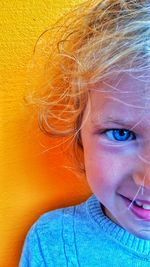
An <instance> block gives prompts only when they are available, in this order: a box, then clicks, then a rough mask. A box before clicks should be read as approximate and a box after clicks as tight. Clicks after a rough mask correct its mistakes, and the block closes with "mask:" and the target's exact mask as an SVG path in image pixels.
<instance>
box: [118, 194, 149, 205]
mask: <svg viewBox="0 0 150 267" xmlns="http://www.w3.org/2000/svg"><path fill="white" fill-rule="evenodd" d="M123 197H124V196H123ZM125 198H128V199H129V200H130V201H132V200H133V198H130V197H125ZM135 200H136V201H140V202H141V203H142V204H143V205H144V204H147V205H150V200H144V199H139V198H136V199H134V201H135Z"/></svg>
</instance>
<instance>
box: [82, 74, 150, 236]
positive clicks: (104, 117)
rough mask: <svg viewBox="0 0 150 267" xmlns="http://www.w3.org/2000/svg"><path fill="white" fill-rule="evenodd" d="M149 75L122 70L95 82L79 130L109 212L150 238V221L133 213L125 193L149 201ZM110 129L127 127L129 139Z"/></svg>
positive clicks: (91, 178) (94, 184)
mask: <svg viewBox="0 0 150 267" xmlns="http://www.w3.org/2000/svg"><path fill="white" fill-rule="evenodd" d="M144 75H145V73H144ZM149 77H150V75H149ZM149 77H146V78H143V79H141V78H140V79H139V77H138V75H137V74H136V75H135V74H134V77H133V76H131V75H130V74H129V73H121V74H120V75H119V76H116V78H114V79H113V80H110V81H109V80H108V81H107V83H102V82H101V83H97V84H96V85H93V87H91V88H90V90H89V92H90V93H89V96H90V97H89V101H88V103H87V106H86V109H85V111H84V114H83V119H82V129H81V139H82V143H83V149H84V161H85V170H86V177H87V181H88V183H89V186H90V188H91V190H92V192H93V193H94V194H95V195H96V197H97V199H98V200H99V201H100V202H101V203H102V205H103V209H104V213H105V215H106V216H108V217H109V218H110V219H111V220H112V221H113V222H115V223H117V224H119V225H120V226H121V227H123V228H125V229H126V230H127V231H129V232H130V233H132V234H134V235H135V236H137V237H139V238H143V239H150V220H149V221H146V220H143V219H139V218H138V217H137V216H136V215H134V214H133V212H132V211H131V209H130V206H127V205H126V204H125V201H124V199H123V197H122V196H125V197H127V198H130V199H133V200H134V199H135V198H137V199H141V200H148V201H150V101H149V100H150V78H149ZM112 87H113V88H112ZM109 117H113V118H112V119H111V120H112V121H110V119H108V118H109ZM116 119H117V120H118V119H119V120H120V123H119V124H118V123H116V122H114V120H116ZM123 120H126V123H127V124H124V123H123ZM109 121H110V122H109ZM112 128H113V129H127V130H128V133H130V138H129V139H127V140H125V141H117V140H115V138H114V137H113V135H112V133H110V132H109V134H108V132H107V134H106V133H104V131H105V130H107V129H112ZM131 132H132V133H134V135H133V134H131ZM119 136H120V135H119ZM124 136H125V135H124ZM133 136H134V137H133ZM133 138H135V139H133ZM111 139H112V140H111Z"/></svg>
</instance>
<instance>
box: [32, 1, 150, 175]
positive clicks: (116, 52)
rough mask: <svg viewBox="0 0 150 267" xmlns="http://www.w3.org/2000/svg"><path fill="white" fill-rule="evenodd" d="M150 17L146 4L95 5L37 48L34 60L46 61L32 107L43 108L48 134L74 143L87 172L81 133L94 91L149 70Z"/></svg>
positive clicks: (84, 7) (80, 10)
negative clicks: (98, 85) (113, 79)
mask: <svg viewBox="0 0 150 267" xmlns="http://www.w3.org/2000/svg"><path fill="white" fill-rule="evenodd" d="M149 14H150V2H149V1H146V0H103V1H98V0H89V1H86V2H84V3H82V4H80V5H78V6H76V7H75V9H74V10H73V11H72V12H69V13H68V14H67V15H66V16H65V17H63V18H61V19H60V20H59V21H58V22H57V23H56V24H55V25H53V27H51V28H50V29H48V30H46V31H45V32H44V33H43V34H42V35H41V36H40V37H39V39H38V41H37V43H36V46H35V49H34V56H33V58H34V62H35V61H36V60H37V61H38V60H39V58H40V60H39V61H38V62H40V63H39V65H40V66H43V72H42V75H43V77H42V81H41V84H40V85H39V89H40V90H37V91H36V90H34V91H33V94H32V98H31V96H30V103H31V102H32V104H33V105H34V106H36V107H37V108H38V114H39V120H38V121H39V127H40V129H41V130H42V131H43V132H44V133H45V134H47V135H50V136H57V137H69V138H71V143H70V144H72V148H73V154H72V155H73V156H74V155H75V157H74V160H75V159H76V160H77V163H78V164H77V167H79V170H80V171H81V173H85V168H84V160H81V158H82V159H83V157H81V156H79V155H82V154H83V146H82V140H81V136H80V130H81V127H82V116H83V113H84V110H85V107H86V103H87V101H88V98H89V86H93V84H96V83H97V82H99V81H104V80H106V79H107V78H110V77H113V75H114V73H118V74H119V72H126V71H130V72H132V73H134V72H140V71H143V70H146V69H148V68H149V58H150V57H149V54H150V15H149ZM33 65H34V66H35V67H36V64H33ZM31 74H32V73H31ZM31 99H32V100H31ZM28 101H29V98H28Z"/></svg>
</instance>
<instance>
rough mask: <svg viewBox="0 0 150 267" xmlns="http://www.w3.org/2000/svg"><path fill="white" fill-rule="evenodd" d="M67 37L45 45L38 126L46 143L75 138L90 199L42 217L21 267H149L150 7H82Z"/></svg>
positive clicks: (106, 0) (125, 1)
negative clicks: (47, 137)
mask: <svg viewBox="0 0 150 267" xmlns="http://www.w3.org/2000/svg"><path fill="white" fill-rule="evenodd" d="M63 29H64V31H62V27H60V28H57V27H56V32H57V34H58V35H57V36H59V38H60V35H61V38H60V39H59V41H58V40H57V38H55V41H56V44H57V49H54V45H53V44H52V43H51V39H49V41H48V42H47V43H46V48H45V49H44V53H45V54H46V56H47V63H46V67H45V71H46V74H45V77H47V83H45V88H44V90H45V91H44V92H43V95H42V96H40V97H41V98H40V99H39V102H38V100H37V99H36V105H37V103H38V105H39V108H40V117H39V118H40V120H39V125H40V127H41V129H42V130H44V131H45V132H46V133H47V134H50V135H54V136H63V137H64V136H67V137H73V138H72V142H73V148H74V155H75V157H76V158H77V159H78V161H79V169H80V171H81V173H82V174H83V173H84V174H85V176H86V178H87V181H88V184H89V186H90V188H91V191H92V192H93V195H92V196H91V197H90V198H89V199H87V201H85V202H83V203H81V204H79V205H76V206H71V207H65V208H61V209H58V210H54V211H50V212H47V213H45V214H44V215H42V216H41V217H40V218H39V219H38V220H37V221H36V222H35V223H34V224H33V226H32V227H31V229H30V230H29V232H28V234H27V237H26V239H25V243H24V247H23V250H22V255H21V259H20V263H19V266H20V267H27V266H28V267H29V266H31V267H35V266H36V267H37V266H40V267H42V266H43V267H44V266H48V267H49V266H54V267H64V266H68V267H71V266H74V267H77V266H80V267H93V266H106V267H108V266H113V267H116V266H128V267H129V266H133V267H134V266H136V267H148V266H150V138H149V137H150V64H149V63H150V2H149V1H148V0H147V1H146V0H103V1H101V2H99V1H96V0H95V1H88V2H85V3H83V4H82V5H80V6H79V7H78V8H76V9H75V11H74V12H72V13H70V15H69V17H67V18H66V20H65V21H64V22H63ZM59 33H60V34H59ZM57 36H55V37H57ZM79 152H80V153H79ZM79 155H80V156H81V155H83V162H82V157H79ZM77 172H78V173H79V170H78V169H77Z"/></svg>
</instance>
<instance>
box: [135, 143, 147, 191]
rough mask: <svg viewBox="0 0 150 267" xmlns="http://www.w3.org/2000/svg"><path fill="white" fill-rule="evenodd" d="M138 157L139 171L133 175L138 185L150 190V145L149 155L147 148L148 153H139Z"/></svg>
mask: <svg viewBox="0 0 150 267" xmlns="http://www.w3.org/2000/svg"><path fill="white" fill-rule="evenodd" d="M147 148H148V147H147ZM145 155H146V156H145ZM138 159H139V160H138V171H137V172H135V173H134V175H133V179H134V182H135V183H136V184H137V185H138V186H142V187H143V188H145V189H149V190H150V146H149V157H148V151H147V149H146V153H142V155H141V154H139V155H138Z"/></svg>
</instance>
